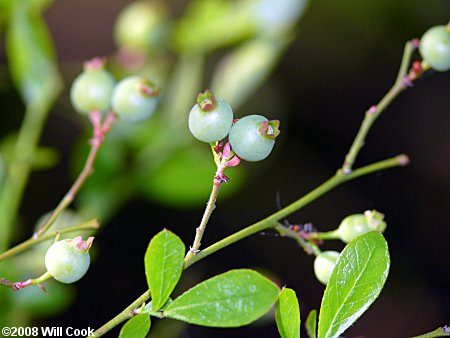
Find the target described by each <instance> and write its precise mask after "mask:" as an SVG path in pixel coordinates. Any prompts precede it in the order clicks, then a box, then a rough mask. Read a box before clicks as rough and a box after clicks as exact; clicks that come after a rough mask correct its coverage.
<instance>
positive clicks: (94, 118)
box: [33, 111, 116, 238]
mask: <svg viewBox="0 0 450 338" xmlns="http://www.w3.org/2000/svg"><path fill="white" fill-rule="evenodd" d="M89 117H90V120H91V123H92V125H93V127H94V137H93V138H92V139H91V141H90V143H91V150H90V152H89V155H88V158H87V160H86V163H85V165H84V168H83V170H82V171H81V173H80V175H79V176H78V178H77V180H76V181H75V183H74V184H73V185H72V187H71V188H70V190H69V191H68V192H67V194H66V195H65V196H64V198H63V199H62V200H61V202H60V203H59V204H58V206H57V207H56V209H55V210H54V211H53V213H52V214H51V215H50V218H49V219H48V220H47V222H46V223H45V224H44V225H43V226H42V227H41V228H40V229H39V230H38V231H37V232H36V233H35V234H34V235H33V238H39V237H41V236H42V235H43V234H44V233H45V232H46V231H47V230H48V229H49V228H50V227H51V226H52V224H53V223H54V222H55V220H56V219H57V218H58V216H59V215H60V214H61V213H62V212H63V211H64V210H65V209H66V208H67V207H68V206H69V205H70V204H71V203H72V201H73V200H74V198H75V195H76V194H77V193H78V191H79V190H80V188H81V187H82V186H83V184H84V183H85V182H86V180H87V178H88V177H89V176H90V175H91V174H92V172H93V170H94V163H95V159H96V157H97V153H98V150H99V148H100V146H101V145H102V143H103V141H104V139H105V136H106V134H107V133H108V132H109V130H110V129H111V127H112V125H113V123H114V122H115V120H116V117H115V115H114V113H112V112H108V114H107V116H106V119H105V121H104V122H103V123H102V121H101V118H102V115H101V112H99V111H93V112H91V113H90V115H89Z"/></svg>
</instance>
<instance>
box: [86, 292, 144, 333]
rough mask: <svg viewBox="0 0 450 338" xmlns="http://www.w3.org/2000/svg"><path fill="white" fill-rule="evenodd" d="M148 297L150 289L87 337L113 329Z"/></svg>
mask: <svg viewBox="0 0 450 338" xmlns="http://www.w3.org/2000/svg"><path fill="white" fill-rule="evenodd" d="M149 299H150V290H147V291H145V292H144V293H143V294H142V295H141V296H140V297H139V298H138V299H136V300H135V301H134V302H133V303H131V304H130V305H129V306H128V307H127V308H126V309H125V310H123V311H122V312H121V313H119V314H118V315H117V316H115V317H114V318H113V319H111V320H110V321H109V322H107V323H106V324H105V325H103V326H102V327H100V328H99V329H97V330H96V331H95V332H94V333H93V334H92V335H91V336H89V337H101V336H103V335H104V334H105V333H106V332H108V331H109V330H111V329H113V328H114V327H116V326H117V325H119V324H120V323H122V322H124V321H125V320H127V319H129V318H131V317H133V316H134V310H135V309H137V308H139V307H140V306H141V305H142V304H143V303H144V302H146V301H147V300H149Z"/></svg>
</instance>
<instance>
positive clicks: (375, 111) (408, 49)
mask: <svg viewBox="0 0 450 338" xmlns="http://www.w3.org/2000/svg"><path fill="white" fill-rule="evenodd" d="M412 52H413V45H412V43H411V42H407V43H406V45H405V49H404V52H403V57H402V62H401V65H400V69H399V72H398V75H397V79H396V80H395V83H394V85H393V86H392V87H391V89H389V91H388V92H387V93H386V95H385V96H384V97H383V98H382V99H381V101H380V102H379V103H378V104H377V105H375V106H372V107H370V108H369V109H368V110H367V111H366V114H365V117H364V120H363V122H362V123H361V126H360V128H359V131H358V134H357V135H356V137H355V139H354V141H353V144H352V146H351V148H350V150H349V152H348V153H347V155H346V156H345V161H344V164H343V165H342V168H341V170H342V171H343V172H344V173H349V172H350V171H351V170H352V167H353V164H354V162H355V160H356V157H357V156H358V154H359V152H360V150H361V148H362V147H363V146H364V142H365V139H366V136H367V134H368V133H369V131H370V128H371V127H372V125H373V123H374V122H375V121H376V119H377V118H378V117H379V116H380V115H381V113H382V112H383V111H384V110H385V109H386V108H387V107H388V106H389V104H390V103H391V102H392V101H393V100H394V99H395V98H396V97H397V96H398V95H399V94H400V93H401V92H402V91H403V90H404V89H406V88H407V87H408V85H407V81H405V79H406V77H407V75H408V74H407V72H408V66H409V63H410V60H411V55H412Z"/></svg>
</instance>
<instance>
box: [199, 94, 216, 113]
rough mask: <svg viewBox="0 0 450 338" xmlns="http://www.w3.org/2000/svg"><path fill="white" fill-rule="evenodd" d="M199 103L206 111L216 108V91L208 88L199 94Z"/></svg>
mask: <svg viewBox="0 0 450 338" xmlns="http://www.w3.org/2000/svg"><path fill="white" fill-rule="evenodd" d="M197 104H198V106H199V107H200V109H201V110H202V111H204V112H206V111H211V110H213V109H214V108H216V106H217V100H216V97H215V95H214V93H213V92H212V91H210V90H209V89H207V90H205V91H204V92H203V93H200V94H198V96H197Z"/></svg>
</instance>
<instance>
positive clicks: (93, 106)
mask: <svg viewBox="0 0 450 338" xmlns="http://www.w3.org/2000/svg"><path fill="white" fill-rule="evenodd" d="M104 65H105V60H104V59H102V58H93V59H92V60H90V61H87V62H85V64H84V70H83V72H82V73H81V74H79V75H78V76H77V77H76V78H75V80H74V81H73V83H72V87H71V88H70V99H71V102H72V104H73V106H74V108H75V109H76V110H77V111H78V112H79V113H82V114H89V113H90V112H92V111H100V112H106V111H107V110H108V109H109V107H110V102H111V95H112V91H113V88H114V84H115V80H114V78H113V76H112V75H111V74H110V73H109V72H107V71H106V70H105V69H104Z"/></svg>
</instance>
